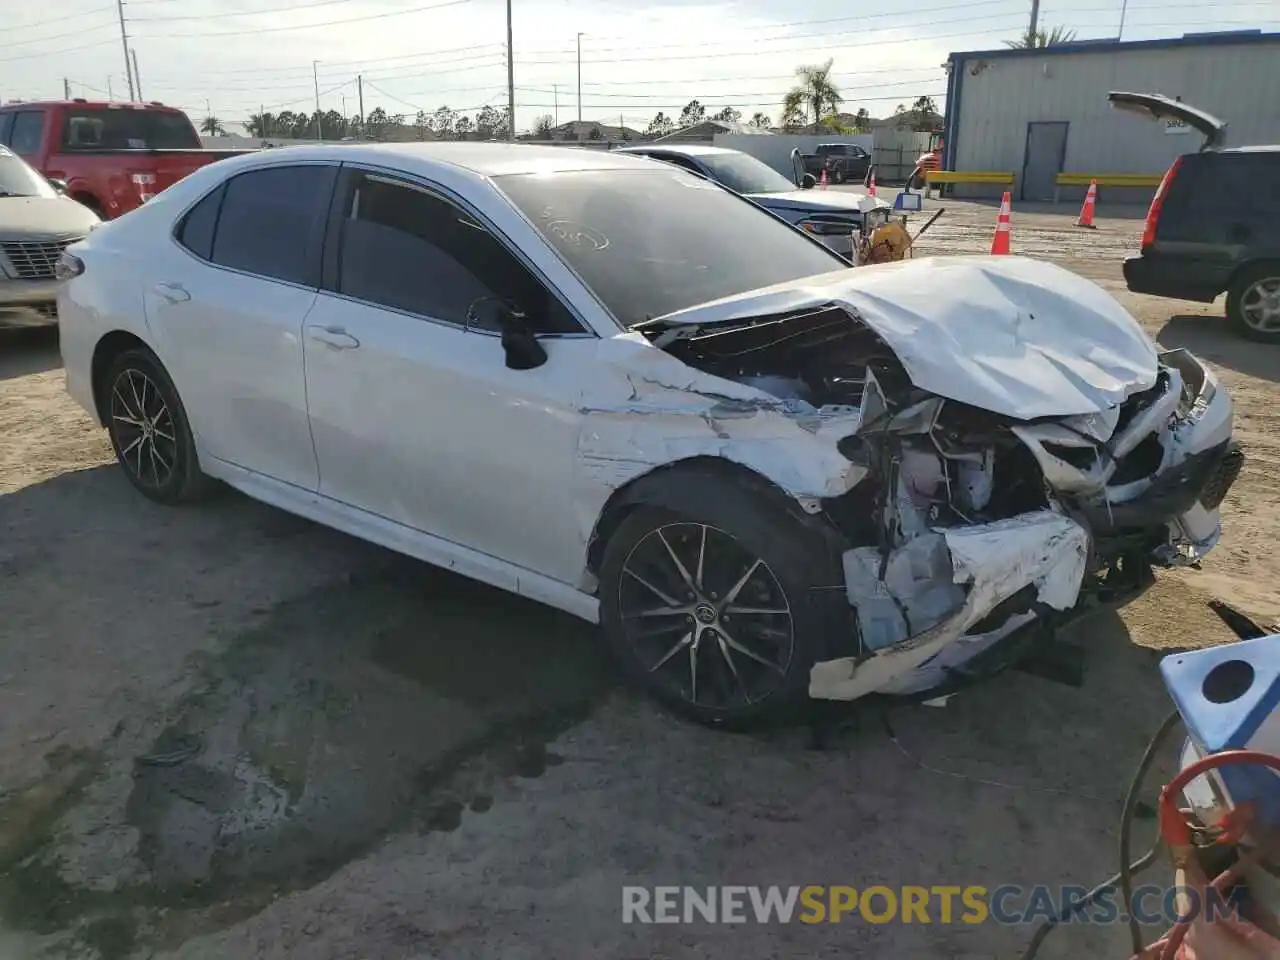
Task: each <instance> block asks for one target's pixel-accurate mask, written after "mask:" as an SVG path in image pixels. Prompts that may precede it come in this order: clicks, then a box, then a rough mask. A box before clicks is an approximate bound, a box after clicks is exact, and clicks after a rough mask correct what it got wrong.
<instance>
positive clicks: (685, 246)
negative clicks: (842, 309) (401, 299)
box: [496, 164, 849, 327]
mask: <svg viewBox="0 0 1280 960" xmlns="http://www.w3.org/2000/svg"><path fill="white" fill-rule="evenodd" d="M496 183H497V185H498V187H499V189H500V190H502V192H503V193H505V194H506V195H507V197H509V198H510V200H511V202H512V203H513V204H515V206H516V207H517V208H518V209H519V210H520V211H521V212H522V213H523V214H524V215H525V216H526V217H527V218H528V219H529V221H530V222H532V223H533V225H534V227H535V228H537V230H538V231H539V232H540V233H541V234H542V235H543V237H545V238H546V240H547V242H548V243H550V244H551V246H552V247H553V248H554V249H555V251H556V252H557V253H558V254H559V255H560V257H561V258H562V259H563V260H564V261H565V263H567V264H568V265H569V266H570V267H571V268H572V269H573V270H574V271H575V272H576V273H577V274H578V276H579V277H580V278H581V279H582V281H583V282H584V283H585V284H586V285H587V286H588V287H590V288H591V290H592V291H593V292H594V293H595V295H596V296H597V297H598V298H599V299H600V301H601V303H603V304H604V305H605V306H606V307H607V308H608V309H609V311H610V312H611V313H612V314H613V315H614V317H615V318H616V319H617V320H618V322H620V323H621V324H623V325H624V326H628V327H630V326H632V325H634V324H636V323H640V322H641V321H643V320H649V319H653V318H655V317H661V316H665V315H667V314H669V313H674V312H676V311H678V310H683V309H685V308H687V307H692V306H695V305H697V304H700V303H706V302H707V301H708V300H717V299H719V298H721V297H728V296H732V295H733V294H737V293H744V292H746V291H748V290H754V289H756V288H758V287H766V286H769V285H771V284H775V283H783V282H786V281H792V280H799V279H801V278H802V277H811V276H814V275H815V274H819V273H830V272H831V271H833V270H839V269H841V268H847V267H848V266H849V264H848V261H846V260H843V259H841V258H840V257H839V256H837V255H836V254H835V253H832V252H831V251H830V250H828V249H827V248H826V247H824V246H822V245H821V244H819V243H816V242H815V241H812V240H809V239H808V238H806V237H805V235H804V234H802V233H801V232H800V231H798V230H796V229H794V228H792V227H790V226H788V225H787V224H785V223H783V222H781V221H780V220H778V219H777V218H776V217H774V216H772V215H771V214H768V213H766V212H765V211H763V210H761V209H760V208H759V207H757V206H755V205H754V204H752V203H750V202H748V201H746V200H743V199H742V198H740V197H737V196H734V195H733V194H732V193H729V192H728V191H727V190H724V189H722V188H721V187H719V186H717V185H716V184H714V183H712V182H710V181H709V180H704V179H702V178H701V177H692V176H690V175H689V174H687V173H684V172H682V171H680V170H675V169H672V168H670V167H662V166H659V165H657V164H654V165H653V167H652V168H647V169H626V170H623V169H611V170H571V171H562V172H556V173H543V174H508V175H505V176H500V177H497V178H496Z"/></svg>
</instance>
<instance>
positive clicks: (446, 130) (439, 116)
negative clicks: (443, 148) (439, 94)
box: [427, 106, 458, 140]
mask: <svg viewBox="0 0 1280 960" xmlns="http://www.w3.org/2000/svg"><path fill="white" fill-rule="evenodd" d="M457 124H458V112H457V111H456V110H450V109H449V108H448V107H447V106H446V107H436V109H435V112H434V113H432V114H431V116H430V117H429V118H428V119H427V126H428V127H429V128H430V129H431V132H432V133H433V134H435V136H436V139H438V140H449V139H452V137H453V135H454V131H455V128H456V127H457Z"/></svg>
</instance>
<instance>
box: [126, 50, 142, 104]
mask: <svg viewBox="0 0 1280 960" xmlns="http://www.w3.org/2000/svg"><path fill="white" fill-rule="evenodd" d="M129 56H131V57H132V58H133V85H134V87H136V88H137V90H138V99H139V100H141V99H142V74H140V73H139V72H138V51H137V48H131V49H130V50H129Z"/></svg>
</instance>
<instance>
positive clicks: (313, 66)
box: [311, 60, 320, 140]
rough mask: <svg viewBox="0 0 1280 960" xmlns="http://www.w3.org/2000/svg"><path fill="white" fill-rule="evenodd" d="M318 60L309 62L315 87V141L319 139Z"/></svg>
mask: <svg viewBox="0 0 1280 960" xmlns="http://www.w3.org/2000/svg"><path fill="white" fill-rule="evenodd" d="M319 63H320V61H319V60H312V61H311V79H312V80H313V81H314V82H315V85H316V139H317V140H319V139H320V72H319V70H317V69H316V68H317V66H318V65H319Z"/></svg>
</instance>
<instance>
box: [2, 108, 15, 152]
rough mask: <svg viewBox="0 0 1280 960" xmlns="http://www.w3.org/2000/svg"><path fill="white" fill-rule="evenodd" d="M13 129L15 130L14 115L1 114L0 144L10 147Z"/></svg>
mask: <svg viewBox="0 0 1280 960" xmlns="http://www.w3.org/2000/svg"><path fill="white" fill-rule="evenodd" d="M11 129H13V114H12V113H0V143H3V144H5V145H8V143H9V131H10V130H11Z"/></svg>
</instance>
